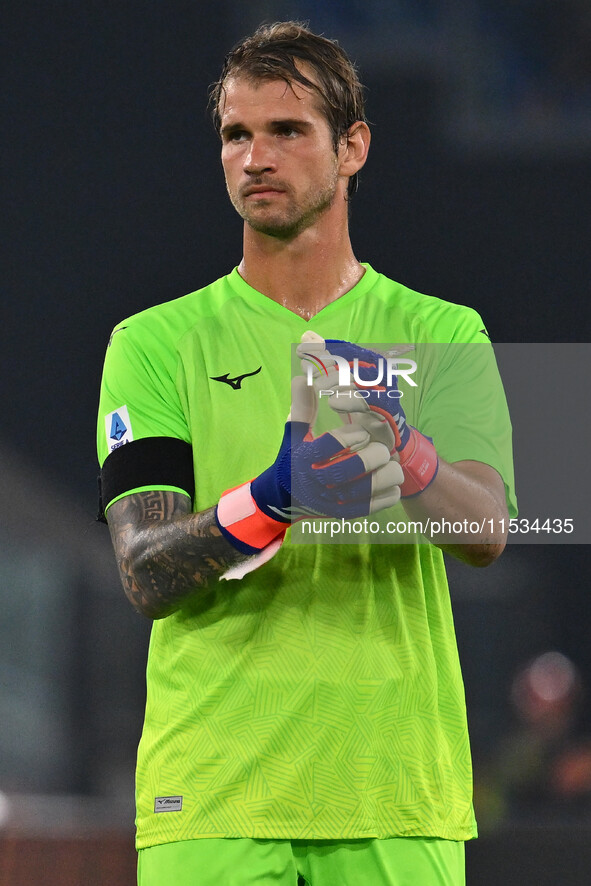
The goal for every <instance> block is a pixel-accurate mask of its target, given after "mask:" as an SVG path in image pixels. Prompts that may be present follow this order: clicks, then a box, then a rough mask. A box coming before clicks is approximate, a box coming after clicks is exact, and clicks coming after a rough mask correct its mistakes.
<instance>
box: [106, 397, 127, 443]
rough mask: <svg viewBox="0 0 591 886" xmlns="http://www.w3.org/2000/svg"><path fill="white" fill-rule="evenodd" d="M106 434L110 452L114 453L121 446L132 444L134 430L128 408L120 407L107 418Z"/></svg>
mask: <svg viewBox="0 0 591 886" xmlns="http://www.w3.org/2000/svg"><path fill="white" fill-rule="evenodd" d="M105 433H106V435H107V446H108V447H109V452H114V451H115V450H116V449H119V447H120V446H124V445H125V444H126V443H131V441H132V440H133V429H132V427H131V419H130V418H129V411H128V409H127V406H119V407H118V408H117V409H114V410H113V412H109V414H108V415H106V416H105Z"/></svg>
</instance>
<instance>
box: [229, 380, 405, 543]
mask: <svg viewBox="0 0 591 886" xmlns="http://www.w3.org/2000/svg"><path fill="white" fill-rule="evenodd" d="M315 412H316V395H315V391H314V388H313V387H307V386H306V380H305V378H304V377H303V376H298V377H296V378H294V379H293V382H292V410H291V413H290V415H289V418H288V420H287V423H286V425H285V431H284V435H283V440H282V443H281V446H280V448H279V453H278V455H277V458H276V459H275V461H274V462H273V464H272V465H271V466H270V467H269V468H268V469H267V470H266V471H264V472H263V473H262V474H260V475H259V476H258V477H255V478H254V480H252V481H250V482H248V483H243V484H242V485H241V486H238V487H236V488H234V489H229V490H227V491H226V492H224V493H223V494H222V496H221V498H220V501H219V503H218V506H217V509H216V520H217V523H218V526H219V528H220V530H221V532H222V534H223V535H224V536H225V537H226V538H227V539H228V541H229V542H230V543H231V544H232V545H234V547H236V548H238V550H240V551H242V552H243V553H245V554H257V553H259V552H260V551H262V550H263V549H264V548H265V547H266V546H267V545H269V544H271V543H272V542H273V541H274V540H276V539H277V537H278V536H280V537H281V538H282V537H283V535H284V534H285V531H286V530H287V527H288V526H289V525H290V524H291V523H292V522H294V521H295V520H298V519H300V518H301V517H304V516H311V517H317V516H330V517H335V518H344V517H361V516H365V515H367V514H370V513H375V512H376V511H379V510H382V509H383V508H388V507H391V506H392V505H394V504H396V503H397V501H398V500H399V498H400V491H399V484H400V483H401V482H402V480H403V475H402V471H401V469H400V465H399V464H398V463H397V462H395V461H391V460H390V452H389V450H388V448H387V446H385V445H384V444H383V443H379V442H375V441H372V440H371V439H370V435H369V433H368V432H367V430H365V429H364V428H362V427H361V426H360V425H358V424H356V423H354V422H353V423H351V424H349V425H346V426H343V427H340V428H337V429H336V430H333V431H330V432H327V433H325V434H321V435H320V436H319V437H317V438H315V439H313V438H312V436H311V429H310V425H311V422H312V421H313V420H314V416H315Z"/></svg>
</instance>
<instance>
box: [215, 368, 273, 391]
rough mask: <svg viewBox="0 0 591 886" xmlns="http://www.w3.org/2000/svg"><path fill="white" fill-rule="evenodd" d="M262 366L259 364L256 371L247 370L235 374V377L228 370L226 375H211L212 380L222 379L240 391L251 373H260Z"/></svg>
mask: <svg viewBox="0 0 591 886" xmlns="http://www.w3.org/2000/svg"><path fill="white" fill-rule="evenodd" d="M262 368H263V367H262V366H259V368H258V369H255V370H254V372H245V373H243V374H242V375H235V376H234V378H230V376H229V375H228V373H227V372H226V374H225V375H210V378H211V380H212V381H221V382H223V383H224V384H225V385H229V386H230V387H231V388H233V389H234V390H235V391H239V390H240V388H241V387H242V382H243V380H244V379H245V378H250V376H251V375H258V374H259V372H260V371H261V369H262Z"/></svg>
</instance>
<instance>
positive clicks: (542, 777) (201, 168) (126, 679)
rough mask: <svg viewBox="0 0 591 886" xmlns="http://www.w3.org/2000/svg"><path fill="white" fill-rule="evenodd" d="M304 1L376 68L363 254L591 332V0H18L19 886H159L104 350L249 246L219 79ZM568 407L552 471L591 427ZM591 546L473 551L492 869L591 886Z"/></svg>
mask: <svg viewBox="0 0 591 886" xmlns="http://www.w3.org/2000/svg"><path fill="white" fill-rule="evenodd" d="M288 17H289V18H298V19H300V20H301V19H304V20H309V22H310V24H311V27H312V28H313V29H315V30H317V31H321V32H324V33H326V34H327V36H332V37H336V38H338V39H339V40H340V41H341V42H342V44H343V45H344V46H345V48H346V49H347V50H348V51H349V52H350V54H351V55H352V57H353V58H354V59H356V61H357V63H358V65H359V68H360V70H361V74H362V79H363V80H364V82H365V83H366V84H367V87H368V110H369V117H370V119H371V121H373V123H374V129H373V147H372V154H371V157H370V161H369V163H368V166H367V167H366V169H365V170H364V172H363V175H362V180H361V187H360V191H359V194H358V195H357V196H356V198H355V201H354V204H353V217H352V229H353V238H354V243H355V246H356V251H357V254H358V256H359V257H360V258H361V259H363V260H367V261H370V262H371V263H372V264H374V265H375V266H376V267H377V268H378V269H379V270H381V271H383V272H384V273H387V274H388V275H389V276H391V277H394V278H395V279H399V280H401V281H402V282H404V283H406V284H408V285H410V286H411V287H413V288H415V289H418V290H420V291H423V292H428V293H431V294H434V295H438V296H440V297H442V298H446V299H449V300H451V301H457V302H461V303H466V304H470V305H472V306H473V307H475V308H476V309H477V310H479V311H480V312H481V313H482V315H483V316H484V318H485V320H486V322H487V325H488V328H489V331H490V333H491V337H492V338H493V340H494V341H497V342H512V343H519V342H577V341H586V340H588V338H589V331H590V328H591V301H590V298H589V295H590V293H589V281H590V279H591V273H590V271H591V266H590V265H591V262H590V250H589V243H590V242H591V236H590V234H591V230H590V224H589V206H590V205H591V188H590V185H591V4H590V3H589V0H513V2H507V0H465V2H461V0H447V2H446V0H388V2H385V0H341V2H339V3H337V2H333V0H325V2H304V0H302V2H293V3H291V2H279V0H276V2H275V0H250V2H249V3H248V4H241V3H237V2H231V0H217V2H215V3H214V2H195V0H193V2H190V0H161V2H158V0H152V2H151V0H141V2H134V0H130V2H127V3H115V2H113V0H104V2H102V3H95V2H92V0H88V2H85V3H76V2H60V0H50V2H44V3H42V2H39V0H37V2H35V0H31V2H27V0H24V2H22V3H17V2H15V0H12V2H11V3H8V4H6V5H5V7H4V9H3V13H2V38H1V39H2V41H3V46H2V62H3V67H4V69H5V85H4V88H3V90H2V94H1V97H0V103H1V107H2V112H3V122H4V133H5V135H4V152H3V153H4V163H3V173H4V191H5V200H4V206H5V208H4V213H3V222H4V232H3V237H2V248H3V253H4V260H5V261H4V272H3V274H2V283H3V294H2V306H3V310H2V323H1V328H0V336H1V347H0V359H1V361H2V371H1V376H0V377H1V379H2V387H3V396H2V423H1V426H0V459H1V465H2V479H3V495H1V496H0V509H1V513H2V519H1V521H0V612H1V617H0V886H5V884H10V886H13V884H17V886H28V884H33V883H35V884H37V883H43V884H44V886H53V884H57V883H59V884H60V886H78V884H80V886H93V884H106V883H109V884H110V886H124V884H131V883H133V882H134V867H135V857H134V852H133V824H132V820H133V800H132V793H133V766H134V756H135V746H136V743H137V740H138V736H139V729H140V726H141V719H142V707H143V693H144V687H143V679H144V677H143V671H144V664H145V656H146V643H147V636H148V628H149V625H148V623H147V622H144V621H143V620H142V619H141V618H140V617H138V616H136V615H134V613H133V612H131V610H130V607H129V606H128V604H127V603H126V601H125V600H124V598H123V593H122V591H121V590H120V587H119V584H118V579H117V577H116V575H115V570H114V565H113V563H112V556H111V552H110V545H109V541H108V532H107V530H106V529H105V527H103V526H99V525H97V524H95V522H94V514H95V510H96V503H95V476H96V466H95V454H94V433H95V430H94V421H95V409H96V401H97V394H98V387H99V378H100V372H101V364H102V358H103V353H104V348H105V345H106V342H107V339H108V336H109V333H110V331H111V329H112V327H113V325H114V324H115V323H116V322H117V321H118V320H120V319H121V318H122V317H124V316H126V315H128V314H130V313H133V312H135V311H138V310H141V309H143V308H145V307H147V306H149V305H151V304H154V303H157V302H160V301H164V300H167V299H170V298H173V297H175V296H178V295H182V294H184V293H185V292H189V291H192V290H194V289H196V288H198V287H199V286H201V285H204V284H205V283H207V282H209V281H210V280H212V279H214V278H216V277H217V276H219V275H221V274H223V273H225V272H226V271H227V270H228V269H230V268H231V267H233V266H234V265H235V264H236V263H237V261H238V260H239V257H240V222H239V220H238V219H237V218H236V217H235V216H234V213H233V210H232V209H231V207H230V206H229V205H228V203H227V200H226V196H225V190H224V186H223V182H222V176H221V170H220V172H219V174H216V171H217V170H218V169H219V160H218V143H217V138H216V136H215V134H214V132H213V129H212V127H211V125H210V122H209V118H208V114H207V112H206V107H205V106H206V94H207V87H208V85H209V84H210V83H211V82H212V81H213V80H214V79H216V77H217V75H218V72H219V68H220V65H221V61H222V58H223V56H224V54H225V52H226V51H227V50H228V48H229V47H230V45H232V44H233V43H234V42H235V41H236V40H238V39H239V38H240V37H242V36H243V35H244V34H245V33H247V32H249V31H250V30H252V29H254V28H255V27H256V26H257V25H258V24H259V23H260V22H261V21H263V20H265V21H272V20H276V19H280V18H288ZM581 407H582V408H586V407H585V404H584V402H583V403H581ZM548 408H549V412H551V413H552V420H550V419H549V421H548V433H547V436H546V437H545V439H540V440H539V441H537V443H538V444H539V446H540V447H543V448H544V449H545V450H546V451H547V455H548V474H549V479H546V478H540V480H541V482H551V473H552V461H553V459H555V458H556V457H557V453H556V447H557V445H559V441H560V435H561V434H568V427H569V424H568V416H562V415H561V413H560V404H559V403H555V402H553V403H551V404H548ZM581 482H582V483H585V484H587V485H588V478H585V477H582V478H581ZM587 550H588V548H587V547H586V546H585V545H552V546H543V545H535V546H533V545H532V546H524V545H514V546H511V547H510V548H509V549H508V550H507V552H506V553H505V555H504V557H503V558H502V560H501V561H500V562H499V563H498V564H496V565H495V566H493V567H492V568H490V569H489V570H487V571H485V572H479V573H474V572H472V571H470V570H469V569H467V568H463V567H462V566H460V565H457V564H450V572H451V580H452V587H453V590H452V593H453V599H454V606H455V612H456V620H457V630H458V638H459V644H460V652H461V656H462V660H463V665H464V673H465V680H466V690H467V696H468V705H469V716H470V721H471V730H472V739H473V747H474V757H475V773H476V804H477V811H478V814H479V819H480V830H481V838H480V839H479V840H478V841H476V842H475V843H474V844H472V845H470V846H469V847H468V876H469V879H468V883H469V884H472V886H475V884H478V886H489V884H490V886H492V884H495V886H498V884H502V886H512V884H517V883H519V884H524V883H525V884H528V886H529V884H532V886H534V884H535V886H543V884H550V883H552V884H555V883H557V882H560V883H561V884H562V886H571V884H572V886H575V884H576V886H583V884H587V883H589V882H590V881H591V880H590V878H591V874H590V873H589V872H590V871H591V839H590V837H591V716H590V708H591V642H590V636H591V617H590V616H591V587H590V585H591V582H590V577H589V575H590V567H589V561H588V558H587Z"/></svg>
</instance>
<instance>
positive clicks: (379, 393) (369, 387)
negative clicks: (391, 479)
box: [298, 337, 439, 498]
mask: <svg viewBox="0 0 591 886" xmlns="http://www.w3.org/2000/svg"><path fill="white" fill-rule="evenodd" d="M298 355H299V356H300V358H302V360H306V359H308V360H310V362H313V364H314V366H315V375H316V379H317V382H321V383H322V385H323V386H324V385H326V386H327V387H330V388H332V389H334V394H333V395H332V396H331V397H330V399H329V403H330V405H331V407H332V408H333V409H334V410H335V411H337V412H340V413H341V415H343V413H347V415H348V417H349V420H351V418H350V417H351V416H352V415H354V416H355V421H356V422H357V423H359V424H361V425H363V426H364V427H365V428H366V429H367V430H368V431H369V432H370V434H371V436H372V438H373V439H376V440H380V441H382V442H384V443H385V444H386V445H387V446H389V448H390V450H391V451H392V452H393V453H394V452H396V453H397V454H398V458H399V459H400V465H401V467H402V470H403V472H404V482H403V484H402V486H401V487H400V492H401V497H402V498H408V497H410V496H413V495H418V494H419V493H420V492H423V490H424V489H426V488H427V486H429V485H430V484H431V483H432V482H433V480H434V479H435V477H436V475H437V470H438V467H439V459H438V456H437V452H436V450H435V447H434V446H433V441H432V440H431V438H430V437H426V436H425V435H424V434H421V433H420V431H418V430H417V429H416V428H414V427H412V425H409V424H408V423H407V421H406V415H405V412H404V409H403V407H402V403H401V397H402V394H401V392H400V391H399V390H398V382H397V379H396V377H395V376H393V377H392V378H391V379H390V382H391V383H390V385H389V386H386V384H385V377H386V373H385V372H383V373H382V378H381V379H380V382H379V383H374V384H372V382H375V380H376V379H378V378H380V373H379V369H380V363H379V361H380V360H384V357H383V356H382V355H381V354H378V353H377V352H376V351H371V350H369V349H368V348H362V347H360V346H359V345H355V344H352V343H350V342H346V341H340V340H337V339H327V340H326V342H322V340H320V337H318V340H317V341H316V342H310V341H308V342H306V343H304V344H301V345H299V346H298ZM332 356H336V357H342V358H344V359H345V360H346V361H347V362H348V364H349V367H350V368H351V369H353V367H354V360H355V359H356V360H357V367H356V375H357V378H358V379H359V382H361V383H362V384H361V383H358V382H357V381H355V382H353V379H352V380H351V381H352V385H351V387H349V388H348V389H346V390H345V389H343V388H342V387H341V386H339V385H338V378H337V375H338V373H337V367H336V364H335V361H334V360H332V361H331V357H332ZM318 364H320V365H321V366H323V367H324V371H325V372H326V376H325V377H322V376H321V375H320V373H319V370H318ZM382 368H383V367H382ZM382 381H384V383H382ZM356 390H362V391H363V392H364V395H363V397H360V396H358V397H355V396H353V394H354V392H355V391H356ZM347 393H348V394H349V396H347ZM388 394H395V396H388ZM368 413H370V414H369V415H368Z"/></svg>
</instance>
